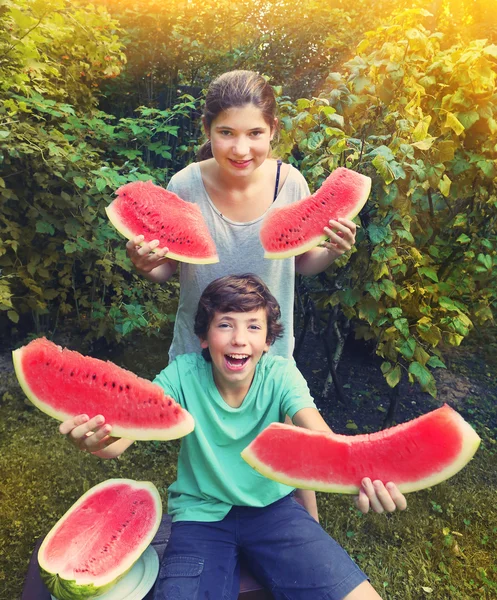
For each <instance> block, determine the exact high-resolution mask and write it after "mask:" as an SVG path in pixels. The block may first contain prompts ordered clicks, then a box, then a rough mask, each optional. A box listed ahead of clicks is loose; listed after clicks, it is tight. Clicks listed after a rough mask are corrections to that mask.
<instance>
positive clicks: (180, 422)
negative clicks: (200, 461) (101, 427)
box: [12, 338, 194, 440]
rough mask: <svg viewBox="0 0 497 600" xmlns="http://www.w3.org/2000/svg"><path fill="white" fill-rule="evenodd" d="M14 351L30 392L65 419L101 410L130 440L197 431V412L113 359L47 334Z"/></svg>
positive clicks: (19, 372)
mask: <svg viewBox="0 0 497 600" xmlns="http://www.w3.org/2000/svg"><path fill="white" fill-rule="evenodd" d="M12 354H13V360H14V367H15V371H16V375H17V378H18V380H19V383H20V384H21V387H22V389H23V390H24V393H25V394H26V396H27V397H28V398H29V399H30V400H31V402H32V403H33V404H34V405H35V406H36V407H38V408H39V409H40V410H42V411H43V412H44V413H46V414H48V415H50V416H51V417H54V418H55V419H58V420H59V421H65V420H67V419H69V418H71V417H75V416H76V415H80V414H87V415H88V416H89V417H90V418H92V417H94V416H96V415H99V414H101V415H103V416H104V417H105V420H106V422H107V423H109V424H110V425H112V435H113V436H116V437H124V438H127V439H130V440H172V439H176V438H179V437H182V436H184V435H187V434H188V433H190V432H191V431H193V428H194V421H193V417H192V416H191V415H190V413H188V412H187V411H186V410H185V409H183V408H182V407H181V406H180V405H179V404H178V403H177V402H176V401H175V400H173V398H171V397H169V396H167V395H166V394H165V393H164V391H163V390H162V388H161V387H159V386H158V385H156V384H154V383H152V382H150V381H148V380H146V379H142V378H140V377H137V376H136V375H135V374H134V373H131V372H130V371H127V370H126V369H122V368H121V367H118V366H117V365H115V364H113V363H112V362H109V361H108V362H106V361H103V360H99V359H97V358H92V357H89V356H83V355H81V354H79V352H75V351H73V350H68V349H67V348H64V349H63V348H61V347H60V346H57V345H56V344H54V343H53V342H50V341H48V340H47V339H45V338H39V339H36V340H33V341H32V342H30V343H29V344H27V345H26V346H23V347H22V348H19V349H18V350H14V352H13V353H12Z"/></svg>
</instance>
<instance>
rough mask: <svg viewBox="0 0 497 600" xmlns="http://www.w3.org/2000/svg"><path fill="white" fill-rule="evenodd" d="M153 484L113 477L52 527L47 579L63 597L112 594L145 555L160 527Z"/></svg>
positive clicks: (44, 555)
mask: <svg viewBox="0 0 497 600" xmlns="http://www.w3.org/2000/svg"><path fill="white" fill-rule="evenodd" d="M161 518H162V502H161V498H160V495H159V492H158V491H157V488H156V487H155V485H154V484H153V483H150V482H149V481H133V480H132V479H108V480H107V481H104V482H103V483H99V484H98V485H96V486H94V487H92V488H91V489H90V490H88V491H87V492H86V494H83V496H81V498H80V499H79V500H78V501H77V502H76V503H75V504H74V505H73V506H72V507H71V508H70V509H69V510H68V511H67V512H66V514H65V515H64V516H63V517H62V518H61V519H60V520H59V521H58V522H57V523H56V524H55V525H54V527H53V528H52V529H51V530H50V532H49V533H48V535H47V536H46V538H45V539H44V540H43V543H42V544H41V546H40V549H39V550H38V564H39V567H40V573H41V577H42V579H43V581H44V582H45V584H46V586H47V587H48V589H49V591H50V592H51V593H52V594H53V595H54V596H55V597H56V598H57V599H58V600H83V599H84V598H94V597H95V596H100V595H101V594H103V593H105V592H107V591H108V590H109V589H111V588H112V587H113V586H114V585H115V584H116V583H117V582H118V581H119V579H121V577H123V575H125V574H126V573H127V572H128V571H129V569H130V568H131V567H132V566H133V564H134V563H135V562H136V561H137V560H138V559H139V558H140V556H141V555H142V554H143V552H144V551H145V550H146V548H147V546H149V544H150V543H151V541H152V539H153V537H154V535H155V534H156V532H157V530H158V529H159V525H160V522H161Z"/></svg>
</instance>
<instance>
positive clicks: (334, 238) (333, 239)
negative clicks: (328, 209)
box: [324, 227, 352, 252]
mask: <svg viewBox="0 0 497 600" xmlns="http://www.w3.org/2000/svg"><path fill="white" fill-rule="evenodd" d="M324 231H325V233H326V235H327V236H328V237H329V238H330V243H332V244H335V245H336V246H337V247H339V248H340V249H342V250H343V251H344V252H346V251H347V250H350V249H351V248H352V245H351V243H350V241H349V240H348V239H345V238H343V237H341V236H340V235H339V234H338V233H335V232H334V231H333V230H331V229H328V227H325V228H324Z"/></svg>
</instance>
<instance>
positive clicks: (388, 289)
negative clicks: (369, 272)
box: [379, 279, 397, 299]
mask: <svg viewBox="0 0 497 600" xmlns="http://www.w3.org/2000/svg"><path fill="white" fill-rule="evenodd" d="M379 285H380V288H381V289H382V290H383V291H384V292H385V294H386V295H387V296H390V298H393V299H395V298H397V288H396V287H395V284H394V283H393V281H390V279H382V280H381V281H380V283H379Z"/></svg>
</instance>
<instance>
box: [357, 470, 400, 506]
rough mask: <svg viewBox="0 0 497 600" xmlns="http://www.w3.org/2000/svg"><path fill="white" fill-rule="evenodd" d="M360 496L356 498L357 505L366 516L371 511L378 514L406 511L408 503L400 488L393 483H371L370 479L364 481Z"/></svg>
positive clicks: (366, 478)
mask: <svg viewBox="0 0 497 600" xmlns="http://www.w3.org/2000/svg"><path fill="white" fill-rule="evenodd" d="M361 483H362V485H361V489H360V490H359V496H356V498H355V499H354V500H355V504H356V506H357V508H358V509H359V510H360V511H361V512H362V513H364V514H366V513H367V512H368V511H369V509H370V508H371V510H373V511H374V512H377V513H382V512H385V511H386V512H394V511H395V510H405V509H406V508H407V501H406V499H405V496H404V495H403V494H401V492H400V491H399V488H398V487H397V486H396V485H395V484H394V483H392V482H389V483H387V484H386V485H384V484H383V482H382V481H378V480H376V481H371V479H370V478H369V477H365V478H364V479H363V480H362V482H361Z"/></svg>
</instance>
